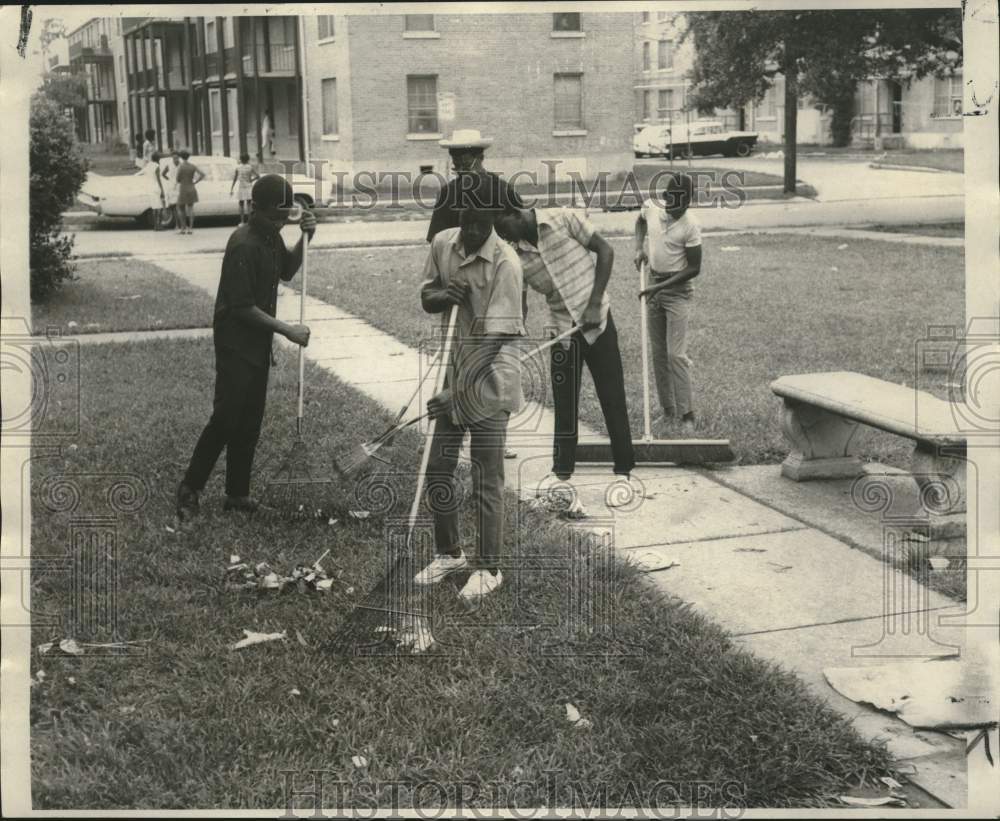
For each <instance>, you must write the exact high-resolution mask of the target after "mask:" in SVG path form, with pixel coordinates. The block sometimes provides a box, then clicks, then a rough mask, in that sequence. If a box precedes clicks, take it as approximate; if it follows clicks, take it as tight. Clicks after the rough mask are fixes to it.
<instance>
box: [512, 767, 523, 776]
mask: <svg viewBox="0 0 1000 821" xmlns="http://www.w3.org/2000/svg"><path fill="white" fill-rule="evenodd" d="M510 774H511V775H512V776H514V778H520V777H521V776H522V775H524V770H522V769H521V768H520V767H515V768H514V769H513V770H511V771H510Z"/></svg>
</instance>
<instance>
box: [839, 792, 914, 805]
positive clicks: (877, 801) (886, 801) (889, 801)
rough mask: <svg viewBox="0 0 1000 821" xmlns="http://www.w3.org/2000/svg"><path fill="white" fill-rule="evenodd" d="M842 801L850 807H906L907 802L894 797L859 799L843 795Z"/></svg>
mask: <svg viewBox="0 0 1000 821" xmlns="http://www.w3.org/2000/svg"><path fill="white" fill-rule="evenodd" d="M840 800H841V801H843V802H844V803H845V804H847V805H848V806H850V807H888V806H893V807H905V806H906V802H905V801H904V800H903V799H902V798H897V797H896V796H894V795H886V796H883V797H881V798H858V797H856V796H853V795H842V796H840Z"/></svg>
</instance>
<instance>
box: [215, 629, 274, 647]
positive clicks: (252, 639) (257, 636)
mask: <svg viewBox="0 0 1000 821" xmlns="http://www.w3.org/2000/svg"><path fill="white" fill-rule="evenodd" d="M243 633H244V638H242V639H240V640H239V641H238V642H236V643H235V644H230V645H229V649H230V650H242V649H243V648H244V647H250V646H251V645H254V644H263V643H264V642H266V641H284V640H285V639H286V638H288V633H287V631H286V630H282V631H281V632H280V633H255V632H254V631H253V630H244V631H243Z"/></svg>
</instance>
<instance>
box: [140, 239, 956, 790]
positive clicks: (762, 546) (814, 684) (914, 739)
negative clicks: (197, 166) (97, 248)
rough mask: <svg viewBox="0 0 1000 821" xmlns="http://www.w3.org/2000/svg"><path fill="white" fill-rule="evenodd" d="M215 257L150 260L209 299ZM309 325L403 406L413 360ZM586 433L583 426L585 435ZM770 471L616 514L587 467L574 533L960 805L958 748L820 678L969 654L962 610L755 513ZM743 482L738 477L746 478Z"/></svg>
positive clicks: (675, 485) (327, 326) (374, 338)
mask: <svg viewBox="0 0 1000 821" xmlns="http://www.w3.org/2000/svg"><path fill="white" fill-rule="evenodd" d="M196 236H197V235H196ZM220 261H221V257H220V256H219V255H217V254H198V255H194V254H188V255H183V256H175V257H169V258H164V257H162V256H161V257H157V258H156V262H157V263H158V264H160V265H162V266H163V267H165V268H167V269H169V270H170V271H172V272H174V273H175V274H177V275H178V276H180V277H182V278H183V279H185V280H186V281H187V282H189V283H191V284H193V285H195V286H197V287H200V288H203V289H205V290H206V291H207V292H209V293H210V294H214V293H215V290H216V285H217V281H218V272H219V263H220ZM298 310H299V308H298V295H297V294H296V293H295V292H294V291H292V290H291V289H287V288H282V289H281V294H280V295H279V303H278V314H279V316H281V317H283V318H286V319H289V320H293V319H294V318H296V317H297V316H298ZM306 321H307V323H311V324H312V328H313V330H312V337H311V341H310V344H309V347H308V348H306V355H307V357H308V358H309V359H310V360H312V361H313V362H315V363H316V364H318V365H320V366H321V367H323V368H325V369H326V370H328V371H329V372H330V373H332V374H334V375H335V376H337V377H338V378H339V379H342V380H344V381H345V382H346V383H348V384H350V385H352V386H353V387H354V388H356V389H358V390H360V391H362V392H363V393H365V394H366V395H368V396H369V397H371V398H373V399H375V400H377V401H379V402H380V403H382V404H383V405H384V406H385V407H386V409H387V410H389V411H392V412H395V411H396V410H397V409H398V408H399V407H400V406H401V405H402V404H403V402H405V401H406V399H408V398H409V394H410V393H411V392H412V390H413V388H414V386H415V384H416V381H417V375H418V373H419V369H420V361H419V355H418V352H417V351H415V350H414V349H412V348H409V347H407V346H406V345H403V344H402V343H400V342H399V341H398V340H396V339H395V338H394V337H392V336H390V335H388V334H385V333H382V332H381V331H378V330H377V329H375V328H373V327H372V326H370V325H369V324H368V323H366V322H364V321H363V320H360V319H358V318H357V317H354V316H352V315H350V314H348V313H346V312H344V311H342V310H341V309H339V308H337V307H335V306H333V305H329V304H327V303H324V302H321V301H319V300H316V299H313V298H308V299H307V302H306ZM510 430H511V434H510V446H511V447H512V448H513V449H515V450H516V451H517V452H518V454H519V455H518V458H517V459H515V460H511V461H510V462H508V464H507V484H508V487H509V488H510V489H511V490H512V491H513V492H514V493H517V494H518V495H519V496H520V497H521V498H523V499H527V498H531V497H532V495H533V488H534V486H535V485H536V484H537V482H538V480H539V479H540V478H541V477H542V476H543V475H545V474H546V473H547V472H548V470H549V466H550V453H551V439H550V435H551V434H550V432H551V430H552V416H551V413H550V412H549V411H548V410H546V409H545V408H543V407H541V406H539V405H535V404H532V405H530V406H529V407H527V408H525V409H524V411H522V412H521V413H520V414H518V415H517V416H515V417H514V418H512V419H511V425H510ZM595 435H596V432H595V431H593V430H587V429H584V428H583V426H581V436H582V437H584V438H587V437H591V436H595ZM767 470H773V471H777V468H776V467H774V468H773V469H772V468H769V467H750V468H739V467H737V468H728V469H726V470H724V471H722V472H720V475H719V478H718V479H717V478H716V477H715V476H713V472H711V471H706V470H701V469H682V468H673V467H644V468H639V469H637V470H636V472H635V477H636V478H637V479H638V480H639V481H640V482H641V483H642V486H643V487H644V498H643V499H639V500H637V502H636V504H634V505H630V506H627V507H626V508H618V509H612V508H609V507H608V506H607V504H606V501H605V493H606V490H607V486H608V484H609V482H610V480H611V479H612V476H611V473H610V470H609V469H608V468H607V467H603V468H601V467H595V466H590V467H586V468H585V469H583V470H580V471H578V473H577V475H576V476H575V480H576V484H577V485H578V487H579V489H580V493H581V496H582V501H583V503H584V504H585V505H586V507H587V508H588V511H589V512H590V518H588V519H586V520H582V521H581V522H579V523H576V524H575V525H574V526H577V527H583V528H586V529H588V530H592V531H594V532H597V533H600V534H607V535H608V537H609V541H608V544H609V545H610V547H611V549H613V550H614V551H615V552H616V553H617V554H618V555H619V557H620V558H622V559H623V560H624V561H628V562H632V563H635V564H638V565H639V566H640V567H642V568H643V569H645V570H646V571H647V572H648V575H649V579H650V581H651V583H652V584H654V585H656V586H657V587H658V588H659V589H660V590H661V591H662V592H663V594H664V595H668V596H674V597H679V598H681V599H683V600H684V601H686V602H689V603H690V604H692V605H693V606H694V607H695V608H696V609H698V610H700V611H702V612H703V613H705V615H706V616H708V617H710V618H711V619H712V620H713V621H715V622H716V623H717V624H719V625H720V626H722V627H723V628H725V629H726V630H728V631H730V632H731V633H732V634H733V637H734V641H736V642H737V643H738V644H740V645H742V646H744V647H745V648H746V649H748V650H750V651H752V652H753V653H754V654H755V655H757V656H760V657H763V658H766V659H769V660H771V661H773V662H774V663H776V664H779V665H781V666H783V667H786V668H789V669H791V670H793V671H795V672H796V673H797V674H798V675H799V676H800V677H801V678H802V679H803V680H804V681H805V682H806V683H807V684H808V685H809V686H810V688H811V689H812V690H813V691H814V692H816V693H817V694H818V695H820V696H821V697H822V698H824V699H825V700H826V701H827V702H828V703H829V704H830V705H831V706H832V707H834V708H835V709H837V710H838V711H840V712H841V713H842V714H844V715H845V716H848V717H849V718H850V719H851V720H852V721H853V723H854V726H855V727H856V729H857V730H858V731H859V733H861V735H863V736H864V737H866V738H868V739H872V740H875V739H878V740H886V741H887V743H888V749H889V751H890V752H891V753H892V754H893V756H894V757H895V758H896V759H898V760H906V761H907V762H908V763H911V764H912V765H913V766H914V767H915V769H916V775H913V776H911V777H910V780H911V781H913V782H915V783H916V784H917V785H918V786H920V787H922V788H923V789H925V790H927V791H928V792H929V793H931V794H932V795H933V796H935V797H936V799H937V800H939V801H940V802H941V803H942V804H943V805H950V806H954V807H964V806H965V805H966V761H965V750H964V744H963V742H962V741H961V740H959V739H956V738H955V737H952V736H950V735H948V734H945V733H937V732H917V731H915V730H914V729H913V728H912V727H910V726H909V725H907V724H905V723H904V722H902V721H901V720H898V719H896V718H895V717H893V716H891V715H889V714H887V713H883V712H879V711H876V710H874V709H871V708H869V707H867V706H865V705H861V704H858V703H855V702H853V701H849V700H848V699H846V698H844V697H842V696H840V695H839V694H837V693H836V692H835V691H834V690H833V689H832V688H830V687H829V685H828V684H827V683H826V680H825V678H824V675H823V670H824V668H826V667H830V666H836V667H848V666H867V665H877V664H884V663H886V661H887V660H889V661H897V660H900V657H901V656H908V657H909V658H908V660H910V661H914V660H920V659H923V658H935V657H940V656H941V655H944V654H947V653H954V652H958V651H959V650H960V649H962V650H963V651H964V648H965V636H964V631H963V630H962V628H961V627H956V626H954V625H947V624H944V623H943V622H944V621H945V619H943V618H941V617H943V616H946V615H951V616H956V615H958V614H961V613H962V612H964V608H962V607H961V606H958V605H956V604H955V602H953V601H951V600H950V599H948V598H946V597H944V596H941V595H939V594H936V593H933V592H932V591H929V590H927V589H926V588H923V587H922V586H920V585H919V584H918V583H917V582H915V581H914V580H913V579H911V578H910V577H908V576H905V575H904V574H902V573H900V572H899V571H896V570H894V569H891V568H889V567H888V566H887V565H885V564H884V563H883V562H882V561H880V560H879V559H877V558H874V557H872V556H871V555H868V554H867V553H865V552H862V551H860V550H857V549H854V548H852V547H850V546H849V545H848V544H847V543H845V542H844V541H841V540H840V539H838V538H834V537H832V536H830V535H827V534H826V533H824V532H821V531H820V530H818V529H816V528H814V527H811V526H809V525H807V524H806V523H805V522H804V520H803V518H802V517H801V516H799V515H797V513H796V512H795V511H794V510H787V511H786V510H782V509H781V506H780V504H779V505H774V504H771V505H767V504H762V503H760V502H757V501H755V500H754V499H753V498H751V497H750V496H749V495H746V494H745V493H744V492H742V491H741V490H739V489H737V488H739V487H740V485H741V484H753V483H754V482H755V481H757V482H758V483H759V479H755V477H759V474H760V472H761V471H767ZM744 472H745V473H746V476H747V480H746V481H745V482H742V481H740V480H739V477H741V476H743V473H744ZM800 490H801V488H800ZM796 504H797V505H801V500H798V501H797V502H796ZM831 571H832V572H831ZM887 593H888V599H887ZM886 601H888V602H889V604H888V605H884V604H883V603H884V602H886ZM893 602H899V604H898V605H897V604H893ZM886 607H887V608H888V609H887V610H886V609H884V608H886ZM890 616H891V618H890ZM939 618H941V621H940V622H939ZM900 625H902V627H901V626H900ZM914 657H916V658H914ZM924 806H925V807H926V804H925V805H924Z"/></svg>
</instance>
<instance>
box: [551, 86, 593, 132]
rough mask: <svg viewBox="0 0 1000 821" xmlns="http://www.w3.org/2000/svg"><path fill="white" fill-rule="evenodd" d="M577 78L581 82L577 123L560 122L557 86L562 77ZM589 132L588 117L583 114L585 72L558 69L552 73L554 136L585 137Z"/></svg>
mask: <svg viewBox="0 0 1000 821" xmlns="http://www.w3.org/2000/svg"><path fill="white" fill-rule="evenodd" d="M569 78H573V79H575V80H576V81H577V82H578V84H579V100H580V106H579V110H580V116H579V119H578V121H577V122H576V123H573V124H569V123H560V122H559V120H558V119H557V111H556V106H557V103H558V100H557V97H556V86H557V85H558V83H559V80H561V79H569ZM586 134H587V127H586V119H585V118H584V116H583V72H582V71H558V72H556V73H555V74H553V75H552V136H554V137H583V136H586Z"/></svg>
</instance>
